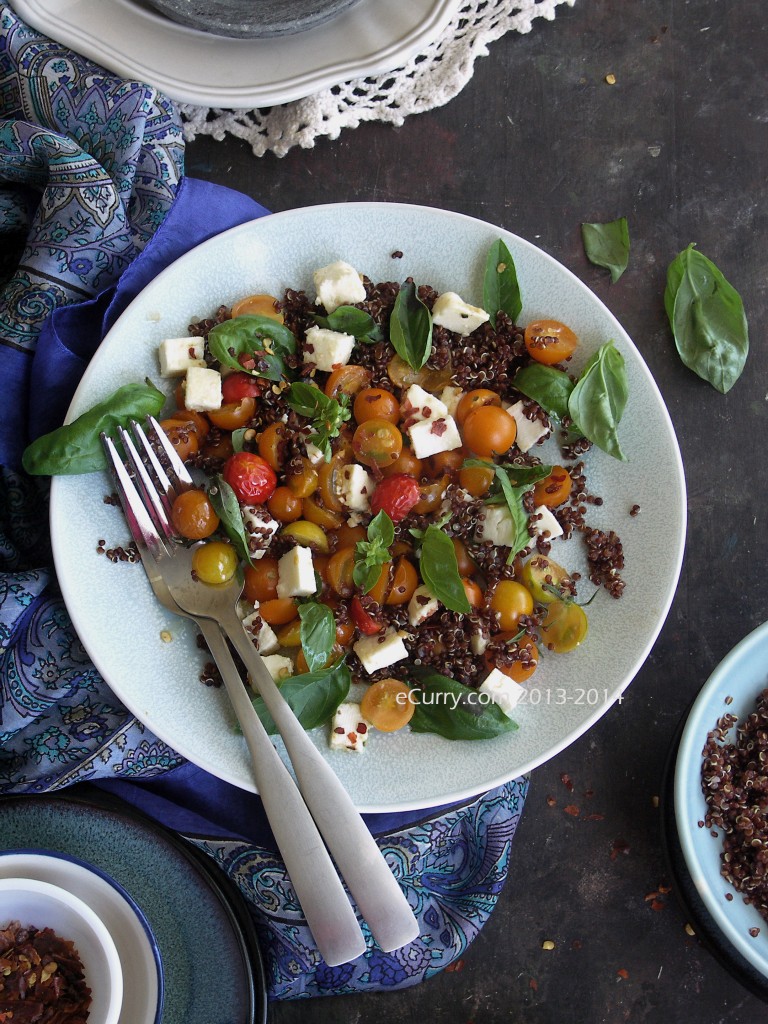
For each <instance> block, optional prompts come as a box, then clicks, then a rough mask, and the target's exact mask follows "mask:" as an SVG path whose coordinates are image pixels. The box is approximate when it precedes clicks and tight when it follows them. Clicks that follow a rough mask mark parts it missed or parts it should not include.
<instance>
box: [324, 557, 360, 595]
mask: <svg viewBox="0 0 768 1024" xmlns="http://www.w3.org/2000/svg"><path fill="white" fill-rule="evenodd" d="M354 569H355V549H354V548H353V547H347V548H341V549H340V550H339V551H337V552H336V554H335V555H331V557H330V559H329V561H328V583H329V584H330V586H331V587H332V588H333V589H334V590H335V591H336V593H337V594H338V595H339V597H351V596H352V594H353V593H354V591H355V582H354V580H353V578H352V573H353V572H354Z"/></svg>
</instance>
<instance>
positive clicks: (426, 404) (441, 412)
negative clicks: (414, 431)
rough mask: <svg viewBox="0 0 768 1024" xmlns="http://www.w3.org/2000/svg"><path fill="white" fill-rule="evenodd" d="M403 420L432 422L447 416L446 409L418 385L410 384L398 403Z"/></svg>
mask: <svg viewBox="0 0 768 1024" xmlns="http://www.w3.org/2000/svg"><path fill="white" fill-rule="evenodd" d="M400 409H401V412H402V414H403V418H404V419H407V420H414V421H416V420H432V419H435V418H436V417H438V416H447V415H448V407H447V406H446V405H445V404H444V403H443V402H441V401H440V399H439V398H435V396H434V395H430V393H429V392H428V391H425V390H424V388H422V387H420V386H419V385H418V384H411V386H410V387H409V388H408V390H407V391H406V392H405V395H404V396H403V401H402V402H401V403H400Z"/></svg>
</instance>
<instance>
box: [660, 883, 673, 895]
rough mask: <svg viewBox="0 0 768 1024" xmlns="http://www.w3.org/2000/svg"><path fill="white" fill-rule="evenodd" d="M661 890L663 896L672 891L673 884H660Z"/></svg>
mask: <svg viewBox="0 0 768 1024" xmlns="http://www.w3.org/2000/svg"><path fill="white" fill-rule="evenodd" d="M659 892H660V893H661V895H662V896H666V895H667V893H670V892H672V886H671V885H660V886H659Z"/></svg>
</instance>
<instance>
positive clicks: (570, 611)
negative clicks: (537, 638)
mask: <svg viewBox="0 0 768 1024" xmlns="http://www.w3.org/2000/svg"><path fill="white" fill-rule="evenodd" d="M588 628H589V625H588V622H587V613H586V612H585V611H584V609H583V608H582V607H581V605H578V604H576V603H575V602H574V601H560V600H557V601H553V602H552V604H551V605H549V607H548V608H547V614H546V616H545V618H544V621H543V622H542V624H541V639H542V641H543V642H544V643H545V644H546V645H547V647H548V648H549V650H550V651H554V652H555V654H566V653H567V652H568V651H573V650H575V649H576V648H577V647H578V646H579V644H581V643H583V642H584V641H585V640H586V638H587V631H588Z"/></svg>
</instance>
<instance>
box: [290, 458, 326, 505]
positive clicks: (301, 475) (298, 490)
mask: <svg viewBox="0 0 768 1024" xmlns="http://www.w3.org/2000/svg"><path fill="white" fill-rule="evenodd" d="M318 481H319V477H318V473H317V470H316V469H315V467H314V466H313V465H312V463H311V462H310V461H309V459H302V460H301V469H300V470H299V472H298V473H291V475H290V476H289V477H288V478H287V481H286V482H287V484H288V486H289V487H290V488H291V490H292V491H293V493H294V494H296V495H297V496H298V497H299V498H306V497H307V496H308V495H310V494H314V493H315V491H316V490H317V484H318Z"/></svg>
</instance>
